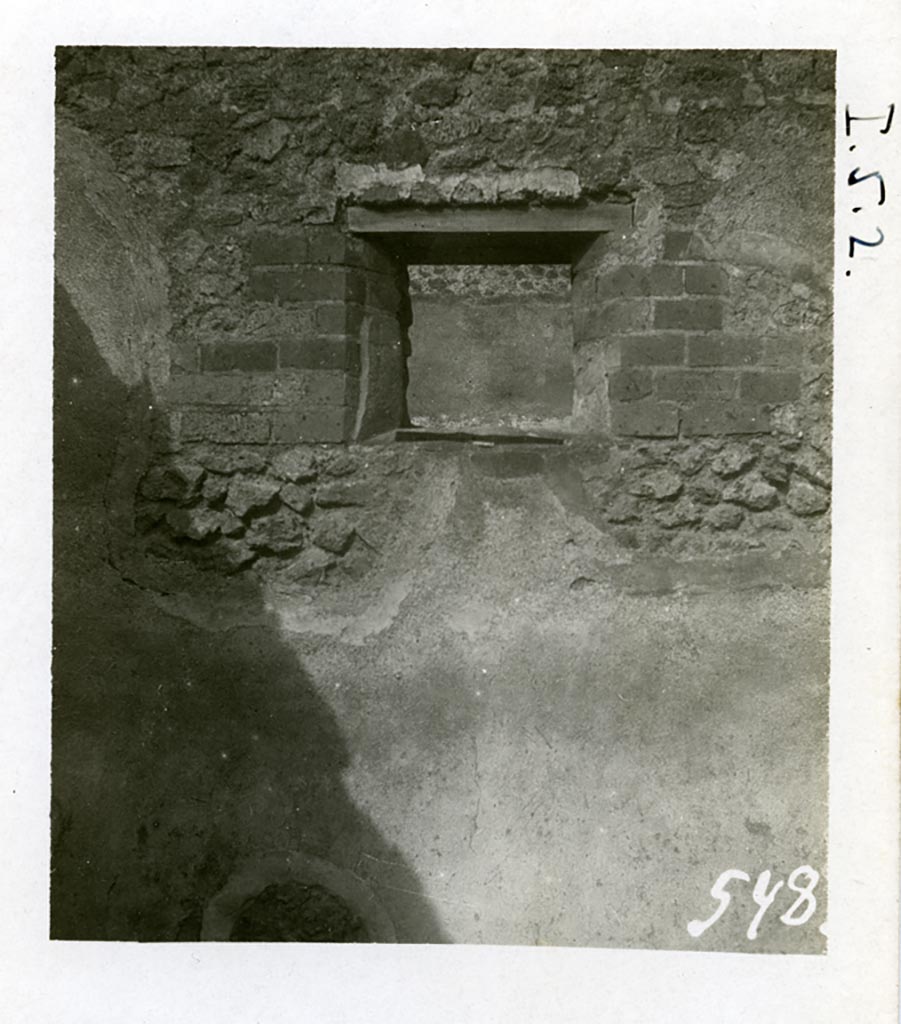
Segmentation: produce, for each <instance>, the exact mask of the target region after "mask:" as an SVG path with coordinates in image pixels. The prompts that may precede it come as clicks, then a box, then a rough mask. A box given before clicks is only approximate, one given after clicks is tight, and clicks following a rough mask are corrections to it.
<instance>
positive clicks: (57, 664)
mask: <svg viewBox="0 0 901 1024" xmlns="http://www.w3.org/2000/svg"><path fill="white" fill-rule="evenodd" d="M54 325H55V330H54V344H55V368H54V412H55V423H54V438H55V441H54V463H55V501H54V555H55V561H54V585H53V616H54V622H53V756H52V762H53V763H52V769H53V813H52V860H51V871H52V883H51V936H52V938H55V939H91V940H103V939H115V940H143V941H171V940H186V941H195V940H198V939H200V937H201V927H202V919H203V912H204V908H205V907H206V905H207V904H208V902H209V900H210V899H211V897H213V895H214V894H215V893H217V892H218V891H219V890H220V889H221V888H222V887H223V886H224V885H225V883H226V881H227V880H228V879H229V877H230V876H231V875H232V874H233V872H234V871H235V870H237V869H239V868H240V867H241V866H242V865H245V866H246V865H247V864H248V863H251V864H252V862H253V861H254V860H255V859H256V858H259V857H264V856H265V855H267V854H271V853H272V852H277V851H286V852H287V851H295V852H298V851H299V852H302V853H304V854H306V855H310V856H312V857H314V858H321V859H322V860H324V861H327V862H329V863H330V864H333V865H336V866H337V867H338V868H339V869H340V871H341V872H343V873H344V874H345V875H347V876H348V877H350V878H353V876H354V874H355V871H356V865H357V864H358V863H360V861H361V858H362V857H364V855H365V856H366V857H375V858H379V859H384V860H390V861H392V862H394V863H395V864H401V866H400V868H399V870H400V872H401V874H400V875H399V876H398V886H399V887H402V888H403V889H404V890H406V891H407V893H410V894H414V896H415V895H421V896H422V899H421V900H414V902H415V903H416V904H417V905H419V904H421V911H417V912H416V913H415V914H411V913H409V912H407V913H406V915H405V916H404V918H403V920H397V919H396V918H395V920H394V925H395V930H396V933H397V939H398V940H399V941H402V942H441V941H446V939H445V938H444V936H443V934H442V930H441V926H440V924H439V922H438V920H437V919H436V918H435V916H434V915H433V913H432V911H431V908H430V906H429V903H428V902H427V900H426V898H425V896H424V895H422V888H421V886H420V884H419V882H418V879H417V878H416V877H415V875H414V873H413V872H412V870H410V869H409V868H407V867H406V866H405V865H403V864H402V860H403V858H402V855H401V854H400V853H399V852H398V851H397V850H395V849H394V848H392V847H390V846H389V845H388V844H387V843H386V842H385V840H384V839H383V838H382V837H381V836H380V834H379V831H378V829H377V828H376V827H375V825H374V824H373V823H372V822H371V821H370V820H369V819H368V817H367V816H366V815H365V814H364V813H362V812H361V811H360V810H359V809H358V808H357V807H356V806H355V805H354V804H353V802H352V801H351V799H350V798H349V796H348V795H347V793H346V791H345V788H344V784H343V781H342V770H343V769H344V768H345V767H346V765H347V764H348V759H349V753H348V749H347V746H346V743H345V741H344V739H343V737H342V735H341V733H340V732H339V730H338V727H337V724H336V719H335V716H334V715H333V713H332V711H331V709H330V708H329V707H328V706H327V704H326V703H325V702H324V701H323V699H322V698H321V697H320V696H319V694H318V693H317V691H316V688H315V686H314V685H313V683H312V681H311V680H310V678H309V677H308V676H307V674H306V673H305V672H304V669H303V667H302V665H300V664H299V663H298V660H297V658H296V656H295V654H294V653H293V652H292V651H291V650H290V649H289V648H288V647H287V646H286V645H285V644H284V642H283V641H282V640H281V639H280V637H279V634H278V631H277V629H276V627H275V624H274V623H273V624H272V625H271V626H270V625H268V624H267V625H263V626H260V625H258V623H259V622H260V621H261V614H262V599H261V596H260V594H259V592H258V590H257V589H256V588H255V587H253V586H252V585H249V584H246V583H244V582H243V581H242V583H241V584H240V586H241V587H242V588H244V587H246V588H247V589H246V591H244V590H242V599H243V600H244V601H245V602H246V603H247V611H248V615H247V619H248V622H253V623H254V625H252V626H247V627H242V628H231V629H228V630H210V629H207V628H199V627H198V626H196V625H194V624H193V623H192V622H191V621H189V618H188V617H185V618H183V617H175V616H173V615H172V614H170V613H168V612H166V611H164V610H163V609H162V608H161V607H160V605H159V604H158V603H157V601H156V600H155V598H156V597H157V596H158V595H157V594H156V593H155V592H154V591H152V590H150V589H145V588H144V587H142V586H141V585H140V583H139V582H136V581H135V580H132V579H128V578H127V577H126V576H124V575H123V574H121V573H119V572H117V570H116V568H115V567H114V565H113V564H112V562H111V560H110V558H109V556H108V551H109V550H110V533H111V531H112V529H113V527H112V524H113V522H114V512H115V510H114V508H113V507H112V506H113V505H115V503H116V502H120V503H124V502H131V500H132V495H131V494H129V493H119V494H115V493H111V492H110V488H109V480H110V476H111V474H112V473H113V472H114V463H115V461H116V455H115V453H116V446H117V439H118V435H119V434H121V432H122V430H123V424H125V423H127V422H128V419H127V417H126V415H125V413H126V410H127V408H128V407H129V405H130V404H134V403H143V404H144V405H145V407H146V406H147V405H149V404H151V394H150V390H149V388H148V385H147V384H146V382H142V383H141V384H139V385H137V387H136V388H129V387H128V386H126V385H125V384H123V383H122V382H121V381H120V380H119V379H117V377H116V376H114V375H113V374H112V373H111V372H110V369H109V368H108V366H107V364H106V362H105V361H104V359H103V358H102V357H101V355H100V353H99V351H98V348H97V346H96V344H95V341H94V337H93V335H92V332H91V330H90V329H89V328H88V326H87V325H86V324H85V323H84V321H83V320H82V319H81V318H80V316H79V314H78V312H77V311H76V309H75V307H74V306H73V304H72V302H71V301H70V299H69V296H68V295H67V293H66V292H65V290H64V289H63V288H62V287H59V286H58V287H57V292H56V303H55V320H54ZM114 479H115V477H114ZM219 582H220V585H221V580H220V581H219ZM234 586H235V587H238V586H239V584H238V583H237V581H236V582H235V583H234ZM195 600H202V594H201V595H199V596H198V597H197V598H196V599H195ZM262 621H264V622H265V621H266V619H265V618H263V619H262ZM332 896H333V894H330V893H328V892H326V891H324V890H323V889H322V888H321V886H320V887H317V886H316V885H299V886H298V885H295V886H294V888H293V890H291V891H290V892H289V891H286V890H284V887H283V890H282V891H276V890H275V889H273V888H271V887H270V888H269V890H268V894H267V896H266V897H265V898H263V900H262V903H260V904H259V906H258V912H257V913H256V915H255V918H254V921H253V922H251V924H250V925H248V924H247V921H246V920H245V923H244V926H243V928H242V929H241V930H240V934H241V935H243V936H244V937H252V938H256V939H268V940H270V941H272V940H277V939H286V938H288V939H295V940H297V939H304V938H306V939H315V940H318V941H355V940H359V939H361V938H363V937H368V938H369V939H370V940H373V939H378V938H379V936H373V935H372V934H367V933H366V929H365V927H362V928H361V923H360V921H359V920H358V919H356V918H355V916H354V912H355V908H354V907H353V906H350V907H347V906H346V905H342V904H341V900H340V899H337V900H336V899H334V898H332ZM407 898H408V899H409V896H408V897H407ZM407 906H409V904H407ZM385 909H387V911H388V914H389V916H390V915H391V912H392V908H391V906H387V907H386V908H385ZM245 918H246V915H245Z"/></svg>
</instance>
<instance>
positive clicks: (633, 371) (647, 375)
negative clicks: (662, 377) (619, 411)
mask: <svg viewBox="0 0 901 1024" xmlns="http://www.w3.org/2000/svg"><path fill="white" fill-rule="evenodd" d="M652 390H653V383H652V377H651V371H650V370H644V369H638V368H634V367H630V368H629V369H623V370H614V371H613V372H612V373H611V374H610V376H609V383H608V394H609V395H610V397H611V398H612V399H613V400H614V401H617V402H634V401H636V400H637V399H639V398H645V397H646V396H647V395H649V394H651V392H652Z"/></svg>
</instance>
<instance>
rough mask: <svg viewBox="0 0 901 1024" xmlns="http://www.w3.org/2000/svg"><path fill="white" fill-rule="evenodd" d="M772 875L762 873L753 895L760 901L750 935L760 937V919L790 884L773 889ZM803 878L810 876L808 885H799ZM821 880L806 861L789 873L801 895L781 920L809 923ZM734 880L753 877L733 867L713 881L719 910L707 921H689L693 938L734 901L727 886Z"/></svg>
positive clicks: (791, 924) (790, 923) (792, 886)
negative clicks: (771, 884) (758, 933)
mask: <svg viewBox="0 0 901 1024" xmlns="http://www.w3.org/2000/svg"><path fill="white" fill-rule="evenodd" d="M771 878H772V876H771V874H770V872H769V871H764V872H762V873H761V874H760V875H759V876H758V878H757V882H756V883H755V885H754V891H753V893H752V896H753V898H754V902H755V903H756V904H757V913H756V914H755V915H754V917H753V919H752V921H751V923H750V925H749V926H748V938H749V939H752V940H753V939H756V938H757V931H758V929H759V928H760V922H761V921H762V920H763V916H764V914H766V912H767V911H768V910H769V909H770V907H771V906H772V903H773V900H775V898H776V894H777V893H778V892H779V890H780V889H781V888H782V886H783V885H785V884H786V883H785V882H783V881H781V880H780V881H778V882H776V884H775V885H774V886H773V887H772V888H770V880H771ZM800 878H806V882H805V883H804V884H799V879H800ZM819 880H820V874H819V872H818V871H816V870H814V868H812V867H811V866H810V865H809V864H802V865H801V866H800V867H798V868H795V870H794V871H793V872H792V873H791V874H790V875H789V876H788V883H787V884H788V888H789V889H790V890H792V892H796V893H797V894H798V896H797V899H796V900H795V901H794V903H792V905H791V906H790V907H789V908H788V910H786V912H785V913H784V914H782V916H781V917H780V918H779V920H780V921H781V922H782V923H783V924H786V925H788V926H789V927H797V926H798V925H801V924H806V923H807V922H808V921H809V920H810V919H811V917H813V915H814V912H815V911H816V909H817V899H816V896H814V894H813V890H814V889H815V888H816V887H817V883H818V882H819ZM732 881H741V882H750V881H751V876H750V875H748V874H746V873H745V872H744V871H739V870H738V869H736V868H731V869H730V870H728V871H724V872H723V873H722V874H721V875H720V877H719V878H718V879H717V880H716V881H715V882H714V883H713V888H712V889H711V890H710V895H711V896H712V897H713V898H714V899H715V900H717V901H718V902H719V906H718V907H717V908H716V910H715V911H714V912H713V913H712V914H711V915H710V917H708V918H707V920H706V921H689V922H688V934H689V935H691V937H692V938H694V939H697V938H699V937H700V936H701V935H703V934H704V932H706V931H707V929H708V928H709V927H710V926H711V925H714V924H716V922H717V921H719V919H720V918H721V917H722V916H723V914H725V913H726V908H727V907H728V906H729V904H730V903H731V902H732V896H731V894H730V893H729V890H728V889H727V886H728V885H729V883H730V882H732Z"/></svg>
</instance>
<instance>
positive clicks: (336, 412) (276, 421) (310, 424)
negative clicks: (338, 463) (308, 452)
mask: <svg viewBox="0 0 901 1024" xmlns="http://www.w3.org/2000/svg"><path fill="white" fill-rule="evenodd" d="M345 418H346V417H345V409H344V406H343V405H336V406H333V407H326V406H321V407H319V408H310V409H304V410H296V411H290V412H289V411H285V410H282V411H280V412H276V413H273V415H272V433H271V439H272V443H273V444H302V443H311V442H317V441H318V442H322V443H334V442H337V441H344V440H346V439H347V436H346V426H345Z"/></svg>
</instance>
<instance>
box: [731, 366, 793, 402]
mask: <svg viewBox="0 0 901 1024" xmlns="http://www.w3.org/2000/svg"><path fill="white" fill-rule="evenodd" d="M800 395H801V375H800V374H799V373H797V372H784V373H782V372H779V371H777V370H760V371H754V372H749V373H743V374H742V375H741V397H742V399H744V400H745V401H749V402H760V403H761V404H766V405H778V404H780V403H782V402H792V401H795V400H796V399H797V398H799V397H800Z"/></svg>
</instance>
